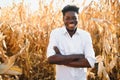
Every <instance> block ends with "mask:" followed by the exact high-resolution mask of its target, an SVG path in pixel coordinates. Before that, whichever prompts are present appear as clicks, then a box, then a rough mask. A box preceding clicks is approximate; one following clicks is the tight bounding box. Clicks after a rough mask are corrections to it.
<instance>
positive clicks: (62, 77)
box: [47, 26, 95, 80]
mask: <svg viewBox="0 0 120 80" xmlns="http://www.w3.org/2000/svg"><path fill="white" fill-rule="evenodd" d="M53 46H57V47H58V49H59V50H60V52H61V54H63V55H70V54H73V53H75V54H84V55H85V58H86V59H87V60H88V62H89V63H90V65H91V67H94V63H95V53H94V50H93V46H92V40H91V36H90V34H89V33H88V32H86V31H84V30H81V29H78V28H77V30H76V32H75V34H74V35H73V36H72V37H70V35H69V33H68V32H67V30H66V28H65V26H64V27H61V28H57V29H54V30H53V31H52V32H51V34H50V40H49V45H48V48H47V57H49V56H52V55H54V54H55V51H54V50H53ZM86 73H87V68H74V67H68V66H64V65H56V80H86V79H87V76H86Z"/></svg>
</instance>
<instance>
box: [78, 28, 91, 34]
mask: <svg viewBox="0 0 120 80" xmlns="http://www.w3.org/2000/svg"><path fill="white" fill-rule="evenodd" d="M78 32H79V33H80V34H81V35H89V34H90V33H89V32H88V31H86V30H83V29H78Z"/></svg>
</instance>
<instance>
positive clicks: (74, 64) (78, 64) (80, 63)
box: [64, 58, 91, 68]
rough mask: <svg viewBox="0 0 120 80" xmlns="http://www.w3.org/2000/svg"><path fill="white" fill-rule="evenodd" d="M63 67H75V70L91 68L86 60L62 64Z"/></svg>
mask: <svg viewBox="0 0 120 80" xmlns="http://www.w3.org/2000/svg"><path fill="white" fill-rule="evenodd" d="M64 65H65V66H69V67H75V68H80V67H81V68H82V67H91V66H90V64H89V62H88V60H87V59H86V58H81V59H79V60H77V61H72V62H70V63H67V64H64Z"/></svg>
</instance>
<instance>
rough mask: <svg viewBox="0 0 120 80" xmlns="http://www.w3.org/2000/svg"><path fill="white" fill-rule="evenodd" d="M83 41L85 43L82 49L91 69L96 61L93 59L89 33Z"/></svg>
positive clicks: (93, 54) (93, 53)
mask: <svg viewBox="0 0 120 80" xmlns="http://www.w3.org/2000/svg"><path fill="white" fill-rule="evenodd" d="M85 41H86V42H85V48H84V54H85V58H86V59H87V60H88V62H89V64H90V65H91V67H92V68H93V67H94V64H95V62H96V59H95V52H94V49H93V45H92V39H91V36H90V34H89V33H88V35H87V36H86V40H85Z"/></svg>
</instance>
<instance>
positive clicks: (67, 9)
mask: <svg viewBox="0 0 120 80" xmlns="http://www.w3.org/2000/svg"><path fill="white" fill-rule="evenodd" d="M68 11H74V12H76V13H77V14H78V13H79V8H78V7H77V6H75V5H67V6H65V7H64V8H63V9H62V13H63V15H65V13H66V12H68Z"/></svg>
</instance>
